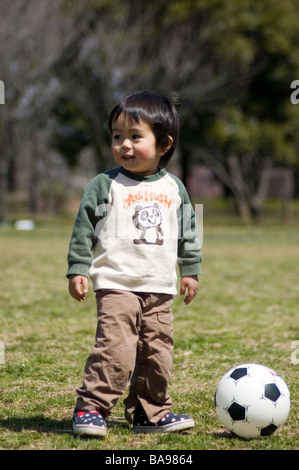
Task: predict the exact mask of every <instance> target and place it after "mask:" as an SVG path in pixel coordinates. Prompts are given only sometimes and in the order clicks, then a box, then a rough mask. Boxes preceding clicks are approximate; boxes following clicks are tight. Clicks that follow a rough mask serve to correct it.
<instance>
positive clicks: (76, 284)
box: [69, 274, 88, 302]
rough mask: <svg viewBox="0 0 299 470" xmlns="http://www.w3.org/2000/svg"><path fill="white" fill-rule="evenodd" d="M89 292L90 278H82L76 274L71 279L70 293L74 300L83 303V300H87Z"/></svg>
mask: <svg viewBox="0 0 299 470" xmlns="http://www.w3.org/2000/svg"><path fill="white" fill-rule="evenodd" d="M87 292H88V278H87V277H85V276H80V275H79V274H74V275H72V276H70V278H69V293H70V294H71V296H72V297H74V299H76V300H78V302H81V300H85V299H86V294H87Z"/></svg>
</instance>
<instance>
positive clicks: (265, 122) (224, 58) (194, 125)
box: [0, 0, 299, 220]
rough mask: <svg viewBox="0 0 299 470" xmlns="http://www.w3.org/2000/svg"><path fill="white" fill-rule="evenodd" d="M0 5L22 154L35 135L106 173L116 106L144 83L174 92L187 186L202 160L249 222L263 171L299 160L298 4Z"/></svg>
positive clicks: (179, 0) (205, 0) (226, 0)
mask: <svg viewBox="0 0 299 470" xmlns="http://www.w3.org/2000/svg"><path fill="white" fill-rule="evenodd" d="M3 1H5V5H6V7H7V8H6V9H5V13H4V16H3V18H2V20H1V25H2V24H3V29H2V33H1V34H2V36H1V37H2V39H3V40H4V38H5V35H6V36H7V35H8V34H9V33H8V31H9V30H8V25H9V27H10V31H11V25H13V26H14V30H17V31H18V34H17V35H14V36H13V37H12V36H10V37H11V42H10V50H9V52H8V51H6V52H5V51H1V52H0V55H1V61H2V62H1V64H3V69H4V70H5V71H6V73H7V78H5V77H3V75H2V76H0V78H1V79H2V80H3V79H4V82H5V81H7V82H9V85H10V86H9V87H8V88H10V90H11V91H10V94H11V96H14V98H13V99H11V100H10V105H9V108H8V109H9V110H10V116H11V118H13V119H17V121H18V123H17V124H16V125H14V129H17V132H16V134H17V138H16V142H18V145H19V148H20V149H21V147H22V144H23V142H22V140H24V136H26V139H30V136H32V133H33V132H34V133H35V132H39V131H40V130H41V131H42V132H44V133H46V135H47V140H46V142H47V143H48V145H49V146H50V147H51V148H54V149H56V150H57V151H59V153H60V154H62V155H63V156H64V157H65V159H66V161H67V162H68V164H69V165H73V166H75V165H76V164H77V163H78V161H79V158H80V155H81V152H82V150H84V149H86V148H89V149H92V151H93V153H94V155H95V157H96V159H97V162H98V169H99V171H100V170H103V169H106V168H107V167H108V166H110V165H111V152H110V137H109V134H108V130H107V117H108V113H109V111H110V109H111V107H112V106H113V105H114V103H115V102H116V101H118V100H119V98H120V97H122V96H123V95H125V94H127V93H130V92H133V91H136V90H140V89H150V90H153V91H157V92H159V91H161V92H164V91H169V90H171V91H175V92H177V93H178V94H179V96H180V102H181V104H180V108H179V111H180V114H181V122H182V130H181V138H180V152H179V154H180V164H181V168H182V174H183V178H184V180H185V182H186V181H187V177H188V173H189V172H190V171H191V170H192V165H194V164H197V163H199V162H202V161H204V162H205V163H206V164H207V165H208V166H209V167H210V168H211V169H212V170H213V171H214V172H215V174H216V175H217V177H218V178H219V180H220V181H221V182H222V183H223V184H224V185H225V186H226V187H227V188H229V190H230V191H231V193H232V194H233V196H234V197H235V198H236V201H237V202H238V207H239V209H240V211H241V213H242V216H243V217H244V218H245V219H246V220H249V219H251V218H252V217H253V218H255V217H260V216H261V212H262V206H263V200H264V197H265V194H266V192H267V191H266V190H267V182H268V181H269V175H270V170H271V167H272V166H273V164H275V162H276V161H279V162H283V163H284V164H286V165H291V164H294V163H295V161H296V159H298V157H297V148H298V143H299V142H298V137H297V131H296V130H297V128H298V127H297V124H298V122H297V121H298V117H297V114H298V113H297V114H296V112H295V107H294V105H292V104H291V103H290V99H289V97H290V83H291V81H292V80H293V79H295V78H297V77H298V72H299V70H298V69H299V57H298V55H299V51H296V48H295V47H294V45H295V44H296V43H297V39H298V28H297V19H298V17H299V6H298V4H297V0H285V1H284V2H278V3H277V2H275V3H274V2H273V1H271V0H263V1H262V2H256V1H255V0H240V1H239V2H235V1H234V0H157V1H155V2H150V3H149V2H147V1H145V0H140V1H137V0H130V1H129V0H122V2H118V3H115V2H113V1H112V0H92V1H90V2H86V1H84V0H76V2H73V1H70V0H56V1H55V2H54V4H53V5H52V4H51V5H50V4H49V6H48V7H47V6H46V5H48V4H45V3H44V2H40V3H38V7H37V9H34V12H35V13H34V15H33V14H32V8H33V5H35V6H36V3H35V2H34V0H27V1H24V0H19V2H15V1H14V2H10V1H8V0H3ZM10 35H11V33H10ZM2 58H4V60H2ZM9 119H10V118H9ZM20 129H21V132H19V130H20ZM20 136H21V138H20ZM43 143H44V142H43ZM4 147H5V146H4ZM4 147H3V148H4ZM38 147H39V148H40V146H38ZM15 153H16V154H18V151H17V150H16V152H15ZM41 153H42V152H40V154H41ZM32 171H33V170H32ZM11 173H13V172H11ZM35 176H36V174H35ZM33 179H34V178H33ZM36 179H37V178H35V180H36Z"/></svg>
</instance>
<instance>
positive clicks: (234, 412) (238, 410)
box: [227, 402, 246, 421]
mask: <svg viewBox="0 0 299 470" xmlns="http://www.w3.org/2000/svg"><path fill="white" fill-rule="evenodd" d="M227 411H228V413H229V415H230V417H231V418H232V420H233V421H244V419H245V412H246V410H245V407H244V406H242V405H239V403H236V402H234V403H232V404H231V405H230V406H229V407H228V409H227Z"/></svg>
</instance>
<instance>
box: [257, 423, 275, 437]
mask: <svg viewBox="0 0 299 470" xmlns="http://www.w3.org/2000/svg"><path fill="white" fill-rule="evenodd" d="M276 429H277V426H275V424H269V426H266V427H265V428H263V429H261V436H270V435H271V434H273V433H274V431H276Z"/></svg>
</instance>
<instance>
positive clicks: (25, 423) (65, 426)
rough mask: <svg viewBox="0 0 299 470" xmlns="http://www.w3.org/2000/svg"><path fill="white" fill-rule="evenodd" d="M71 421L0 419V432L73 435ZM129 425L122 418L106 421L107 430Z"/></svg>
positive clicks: (38, 418)
mask: <svg viewBox="0 0 299 470" xmlns="http://www.w3.org/2000/svg"><path fill="white" fill-rule="evenodd" d="M72 425H73V423H72V420H71V419H62V420H58V419H53V418H48V417H46V416H43V415H36V416H30V417H27V418H17V417H14V418H7V419H0V430H1V429H7V430H9V431H14V432H22V431H28V430H30V431H36V432H39V433H49V434H73V429H72ZM129 426H130V425H129V424H128V423H127V422H126V421H125V420H124V419H123V418H112V419H109V420H108V421H107V427H108V429H109V428H124V429H129Z"/></svg>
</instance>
